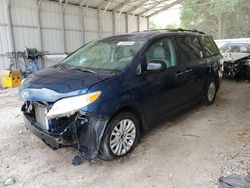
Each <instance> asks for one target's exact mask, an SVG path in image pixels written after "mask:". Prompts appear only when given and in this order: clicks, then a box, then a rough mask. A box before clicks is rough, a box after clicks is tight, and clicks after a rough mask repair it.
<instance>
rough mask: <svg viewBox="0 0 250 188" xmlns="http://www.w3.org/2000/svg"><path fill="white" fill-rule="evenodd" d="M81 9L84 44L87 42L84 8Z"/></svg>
mask: <svg viewBox="0 0 250 188" xmlns="http://www.w3.org/2000/svg"><path fill="white" fill-rule="evenodd" d="M80 9H81V16H82V39H83V41H82V42H83V44H85V42H86V41H85V21H84V13H85V11H84V9H83V8H82V7H80Z"/></svg>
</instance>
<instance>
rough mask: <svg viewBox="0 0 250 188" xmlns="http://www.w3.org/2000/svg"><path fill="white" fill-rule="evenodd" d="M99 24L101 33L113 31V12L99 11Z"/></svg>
mask: <svg viewBox="0 0 250 188" xmlns="http://www.w3.org/2000/svg"><path fill="white" fill-rule="evenodd" d="M101 25H102V29H101V30H102V32H103V34H104V33H112V32H113V13H112V12H107V11H106V12H104V11H101Z"/></svg>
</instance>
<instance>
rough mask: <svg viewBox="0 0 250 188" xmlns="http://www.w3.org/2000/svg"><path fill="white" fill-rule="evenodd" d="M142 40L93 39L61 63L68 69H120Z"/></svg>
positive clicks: (139, 46) (130, 58) (129, 60)
mask: <svg viewBox="0 0 250 188" xmlns="http://www.w3.org/2000/svg"><path fill="white" fill-rule="evenodd" d="M143 43H144V41H105V40H102V41H94V42H91V43H89V44H87V45H85V46H83V47H82V48H80V49H79V50H77V51H76V52H74V53H73V54H72V55H70V56H69V57H67V58H66V59H65V60H64V61H63V63H64V65H65V64H67V65H69V66H68V67H69V68H70V69H88V70H89V69H90V70H95V71H98V70H101V71H102V70H103V71H120V70H122V69H123V68H124V67H126V66H127V65H128V64H129V63H130V62H131V60H132V59H133V57H134V56H135V54H136V53H137V52H138V50H139V49H140V48H141V46H142V44H143Z"/></svg>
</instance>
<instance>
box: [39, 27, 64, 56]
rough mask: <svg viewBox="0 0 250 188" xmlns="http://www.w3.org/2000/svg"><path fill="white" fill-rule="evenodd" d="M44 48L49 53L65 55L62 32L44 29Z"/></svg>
mask: <svg viewBox="0 0 250 188" xmlns="http://www.w3.org/2000/svg"><path fill="white" fill-rule="evenodd" d="M42 33H43V48H44V50H45V51H47V52H48V53H50V54H51V53H64V48H63V34H62V30H55V29H42Z"/></svg>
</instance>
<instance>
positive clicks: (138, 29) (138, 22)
mask: <svg viewBox="0 0 250 188" xmlns="http://www.w3.org/2000/svg"><path fill="white" fill-rule="evenodd" d="M137 31H140V16H137Z"/></svg>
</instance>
